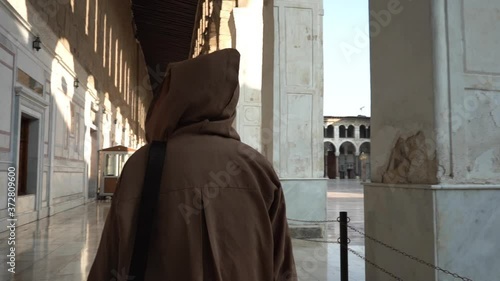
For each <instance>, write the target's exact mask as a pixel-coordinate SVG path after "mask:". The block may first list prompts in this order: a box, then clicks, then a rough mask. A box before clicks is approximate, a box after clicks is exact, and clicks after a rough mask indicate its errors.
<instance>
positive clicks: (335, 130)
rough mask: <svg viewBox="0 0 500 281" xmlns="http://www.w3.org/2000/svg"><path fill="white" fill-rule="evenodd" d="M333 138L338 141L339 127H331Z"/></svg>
mask: <svg viewBox="0 0 500 281" xmlns="http://www.w3.org/2000/svg"><path fill="white" fill-rule="evenodd" d="M333 138H334V139H336V140H338V139H339V126H333ZM339 149H340V147H337V150H339Z"/></svg>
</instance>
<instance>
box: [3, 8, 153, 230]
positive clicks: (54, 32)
mask: <svg viewBox="0 0 500 281" xmlns="http://www.w3.org/2000/svg"><path fill="white" fill-rule="evenodd" d="M37 37H39V39H40V41H41V49H40V50H39V51H37V50H35V49H34V48H33V47H32V43H33V41H34V40H35V38H37ZM0 74H1V75H0V76H1V79H0V93H1V94H0V95H1V98H2V103H0V180H2V181H3V182H7V180H6V175H7V170H8V169H9V167H14V168H16V169H17V170H19V165H20V162H21V158H20V143H19V138H20V131H21V128H22V124H23V123H22V122H21V119H22V118H28V119H29V120H30V121H29V128H30V129H29V134H30V138H29V145H28V151H29V153H28V154H29V155H28V160H29V167H31V168H28V169H29V171H28V172H27V175H28V187H27V189H28V190H29V192H28V194H27V195H19V196H17V201H16V202H17V203H18V204H19V206H20V208H19V209H18V212H17V215H18V224H24V223H28V222H30V221H34V220H37V219H40V218H43V217H46V216H48V215H51V214H54V213H56V212H60V211H64V210H66V209H68V208H72V207H75V206H78V205H80V204H83V203H85V202H86V201H88V200H93V199H94V198H95V195H96V189H97V175H98V170H97V164H98V163H97V161H98V158H97V154H98V150H99V149H101V148H104V147H109V146H114V145H118V144H120V145H125V146H131V147H138V146H141V145H142V144H143V143H144V139H145V137H144V119H145V115H146V108H147V106H148V104H149V100H150V97H151V96H152V95H151V90H150V86H149V76H148V74H147V69H146V66H145V63H144V58H143V55H142V51H141V49H140V45H139V44H138V43H137V41H136V40H135V36H134V26H133V24H132V14H131V11H130V6H129V5H128V4H127V5H123V3H122V2H121V1H118V0H112V1H104V0H86V1H74V0H57V1H56V0H52V1H41V0H26V1H24V0H17V1H14V0H0ZM32 136H35V137H32ZM19 177H21V176H20V175H19ZM18 183H19V179H18ZM6 197H7V191H6V189H4V190H3V191H0V202H3V203H0V227H1V229H3V230H4V229H6V228H5V227H4V225H5V224H6V223H7V222H6V219H7V209H6V204H5V202H7V200H6Z"/></svg>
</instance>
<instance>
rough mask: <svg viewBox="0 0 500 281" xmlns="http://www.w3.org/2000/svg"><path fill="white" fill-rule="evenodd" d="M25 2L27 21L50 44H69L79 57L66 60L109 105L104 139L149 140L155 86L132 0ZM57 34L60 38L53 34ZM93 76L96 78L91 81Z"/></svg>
mask: <svg viewBox="0 0 500 281" xmlns="http://www.w3.org/2000/svg"><path fill="white" fill-rule="evenodd" d="M11 2H16V3H17V5H18V6H19V3H18V2H24V1H13V0H11ZM24 5H25V6H26V9H27V13H26V15H25V16H26V17H27V18H26V20H27V21H28V22H29V23H30V24H31V25H32V26H33V27H34V29H38V32H39V33H40V37H41V40H42V42H43V44H44V48H49V49H50V50H52V51H53V52H55V53H57V52H58V50H56V49H57V48H59V45H63V47H64V48H65V49H66V51H67V52H68V53H69V54H71V59H72V60H73V62H68V61H65V63H66V64H70V65H71V64H72V65H74V69H73V71H74V72H75V74H76V76H77V77H78V79H79V81H81V82H83V83H82V86H83V87H85V88H89V89H90V90H94V91H95V92H96V94H97V95H98V96H99V98H100V99H101V104H103V105H104V107H105V108H103V111H104V112H105V113H104V115H103V116H102V120H103V122H105V120H106V119H109V120H110V121H111V124H109V125H110V126H109V127H110V128H109V129H110V132H111V133H110V134H109V135H108V136H106V134H103V144H109V145H116V144H127V145H130V146H137V145H140V144H141V143H143V141H144V119H145V114H146V112H147V110H146V109H145V108H147V106H148V104H149V100H150V97H151V94H150V93H151V91H150V87H149V81H148V76H147V68H146V65H145V62H144V58H143V55H142V50H141V48H140V45H139V44H138V43H137V41H136V39H135V36H134V32H135V31H134V26H133V23H132V22H133V18H132V13H131V10H130V5H129V2H126V3H125V4H124V2H123V1H120V0H78V1H76V0H48V1H47V0H27V1H26V3H25V4H24ZM21 6H22V5H21ZM16 9H18V10H19V9H22V7H16ZM51 33H54V34H55V35H56V36H57V37H58V38H51V37H52V36H51ZM64 59H65V60H67V59H66V58H64ZM89 80H91V81H92V82H91V83H86V82H87V81H89ZM57 82H58V81H52V83H57ZM71 82H72V81H69V83H71ZM106 114H109V116H106ZM106 126H107V125H106V124H103V127H106ZM118 131H119V132H120V133H116V132H118ZM106 138H107V139H106Z"/></svg>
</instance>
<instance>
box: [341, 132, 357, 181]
mask: <svg viewBox="0 0 500 281" xmlns="http://www.w3.org/2000/svg"><path fill="white" fill-rule="evenodd" d="M339 152H340V154H339V160H338V161H339V176H340V178H341V179H346V178H348V179H353V178H356V174H357V169H356V166H357V160H356V145H354V143H353V142H351V141H344V142H342V144H340V146H339Z"/></svg>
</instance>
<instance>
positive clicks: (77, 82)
mask: <svg viewBox="0 0 500 281" xmlns="http://www.w3.org/2000/svg"><path fill="white" fill-rule="evenodd" d="M73 86H75V88H78V86H80V81H78V78H76V79H75V82H73Z"/></svg>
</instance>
